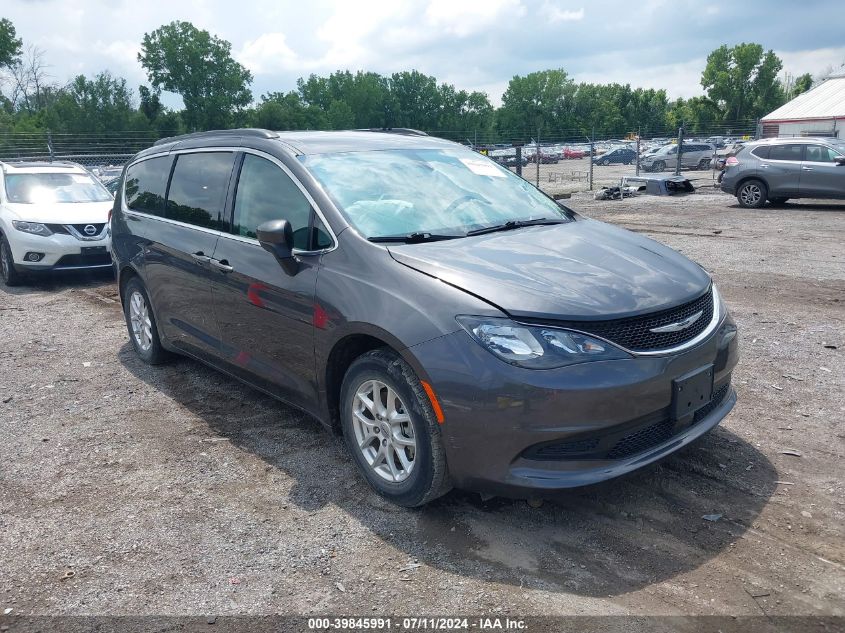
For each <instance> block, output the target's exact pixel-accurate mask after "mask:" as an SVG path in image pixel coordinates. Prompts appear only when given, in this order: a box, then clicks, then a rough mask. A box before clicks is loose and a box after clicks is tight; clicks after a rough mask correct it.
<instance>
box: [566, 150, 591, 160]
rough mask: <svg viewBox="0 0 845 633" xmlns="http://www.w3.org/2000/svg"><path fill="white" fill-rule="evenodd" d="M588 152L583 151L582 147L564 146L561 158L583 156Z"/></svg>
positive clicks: (568, 158) (569, 158) (570, 158)
mask: <svg viewBox="0 0 845 633" xmlns="http://www.w3.org/2000/svg"><path fill="white" fill-rule="evenodd" d="M587 153H588V152H585V151H584V150H582V149H574V148H572V147H566V148H564V150H563V158H565V159H567V160H572V159H578V158H584V157H585V156H586V155H587Z"/></svg>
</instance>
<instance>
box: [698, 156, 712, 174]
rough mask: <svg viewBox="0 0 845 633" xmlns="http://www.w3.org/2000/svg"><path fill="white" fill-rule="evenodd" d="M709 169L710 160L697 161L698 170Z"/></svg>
mask: <svg viewBox="0 0 845 633" xmlns="http://www.w3.org/2000/svg"><path fill="white" fill-rule="evenodd" d="M709 168H710V159H709V158H702V159H701V160H700V161H698V169H699V170H701V171H704V170H705V169H709Z"/></svg>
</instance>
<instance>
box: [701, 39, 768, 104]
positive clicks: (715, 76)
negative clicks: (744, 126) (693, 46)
mask: <svg viewBox="0 0 845 633" xmlns="http://www.w3.org/2000/svg"><path fill="white" fill-rule="evenodd" d="M782 68H783V63H782V62H781V60H780V58H779V57H778V56H777V55H775V54H774V52H773V51H766V52H764V51H763V47H762V46H760V45H759V44H744V43H743V44H737V45H736V46H734V47H732V48H729V47H728V46H726V45H723V46H720V47H719V48H717V49H716V50H715V51H713V52H712V53H710V55H708V56H707V65H706V67H705V68H704V72H703V73H702V75H701V85H702V87H703V88H704V90H705V91H706V93H707V97H708V98H709V99H710V101H712V102H713V103H714V104H715V105H716V107H717V108H718V111H719V113H720V118H721V120H722V121H743V120H748V119H755V118H758V117H761V116H764V115H766V114H768V113H769V112H771V111H772V110H774V109H775V108H777V107H779V106H781V105H783V103H784V101H785V96H784V93H783V87H782V86H781V84H780V82H779V81H778V78H777V77H778V73H779V72H780V71H781V69H782Z"/></svg>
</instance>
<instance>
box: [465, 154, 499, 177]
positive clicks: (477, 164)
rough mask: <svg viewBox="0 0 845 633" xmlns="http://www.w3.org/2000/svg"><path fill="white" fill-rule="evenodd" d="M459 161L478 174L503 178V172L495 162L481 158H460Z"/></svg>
mask: <svg viewBox="0 0 845 633" xmlns="http://www.w3.org/2000/svg"><path fill="white" fill-rule="evenodd" d="M461 162H462V163H463V164H464V165H466V166H467V168H468V169H469V170H470V171H471V172H472V173H474V174H477V175H479V176H492V177H493V178H504V177H505V174H504V172H502V171H501V170H500V169H499V168H498V167H497V166H496V164H495V163H493V162H491V161H489V160H484V159H483V158H462V159H461Z"/></svg>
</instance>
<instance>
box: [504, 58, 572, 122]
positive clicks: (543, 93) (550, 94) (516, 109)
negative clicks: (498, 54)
mask: <svg viewBox="0 0 845 633" xmlns="http://www.w3.org/2000/svg"><path fill="white" fill-rule="evenodd" d="M575 90H576V88H575V84H574V83H573V81H572V79H570V78H569V75H567V74H566V71H565V70H563V69H562V68H560V69H557V70H542V71H539V72H533V73H529V74H528V75H526V76H525V77H520V76H519V75H516V76H514V77H513V78H512V79H511V80H510V82H508V87H507V90H505V94H504V95H502V107H501V108H500V109H499V111H498V112H497V117H496V127H498V128H499V132H500V134H502V135H504V136H505V137H506V138H513V137H514V136H517V137H522V138H527V137H530V136H534V135H536V134H537V130H538V129H542V130H544V131H545V133H546V134H549V133H552V134H558V135H560V134H562V133H564V129H565V128H566V127H567V122H568V119H567V117H566V115H567V113H568V111H569V110H570V109H571V106H572V99H573V97H574V95H575Z"/></svg>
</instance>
